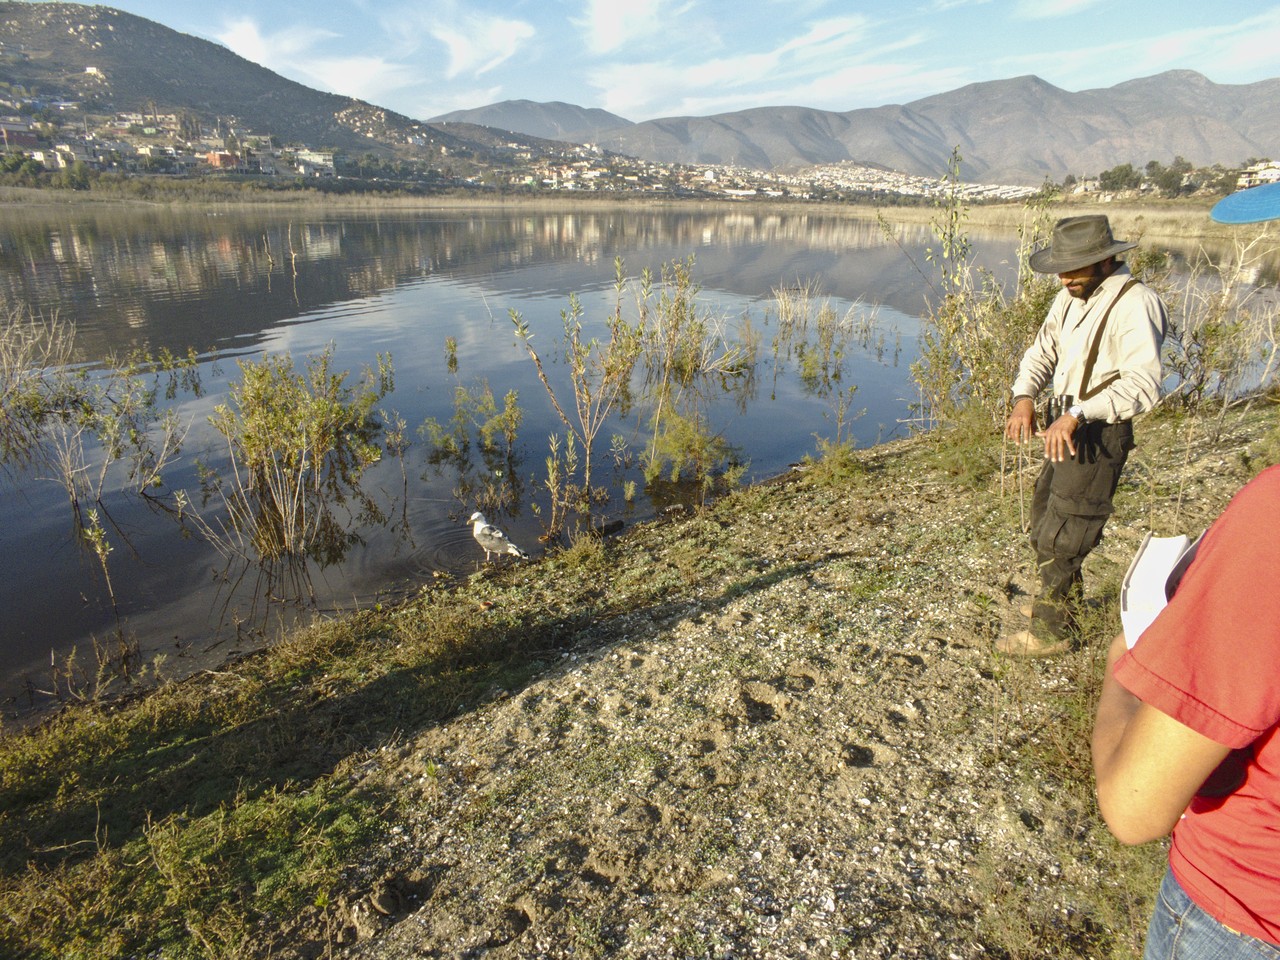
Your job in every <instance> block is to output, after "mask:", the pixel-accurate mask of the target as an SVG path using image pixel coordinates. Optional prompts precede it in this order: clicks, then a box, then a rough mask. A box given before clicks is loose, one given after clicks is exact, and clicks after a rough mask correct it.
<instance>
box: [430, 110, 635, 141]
mask: <svg viewBox="0 0 1280 960" xmlns="http://www.w3.org/2000/svg"><path fill="white" fill-rule="evenodd" d="M431 122H432V123H475V124H479V125H480V126H482V127H493V128H495V129H497V130H510V131H512V132H513V133H523V134H527V135H528V136H531V137H541V138H542V139H544V140H565V141H568V142H569V143H595V142H596V141H597V140H599V139H600V137H601V135H602V134H605V133H607V132H609V131H613V130H620V129H624V128H626V127H630V126H633V124H632V122H631V121H630V120H627V119H624V118H623V117H620V116H618V115H617V114H616V113H610V112H609V111H607V110H600V109H598V108H587V107H579V106H575V105H574V104H571V103H562V102H560V101H559V100H553V101H551V102H549V103H537V102H535V101H533V100H504V101H502V102H501V103H491V104H489V105H488V106H487V107H477V108H475V109H468V110H454V111H453V112H452V113H445V114H441V115H440V116H438V117H432V118H431Z"/></svg>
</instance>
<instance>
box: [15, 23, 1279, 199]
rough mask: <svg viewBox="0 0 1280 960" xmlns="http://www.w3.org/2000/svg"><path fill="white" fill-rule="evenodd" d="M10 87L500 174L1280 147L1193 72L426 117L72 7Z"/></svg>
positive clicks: (1230, 95) (1064, 164) (502, 107)
mask: <svg viewBox="0 0 1280 960" xmlns="http://www.w3.org/2000/svg"><path fill="white" fill-rule="evenodd" d="M0 81H4V82H7V83H9V84H11V85H15V86H21V87H24V88H27V89H31V88H33V87H34V88H36V89H37V90H40V91H42V92H43V93H44V94H45V95H46V96H48V95H49V94H50V92H51V91H53V92H57V93H58V94H61V95H67V96H72V97H74V98H77V99H79V100H80V101H81V102H82V103H83V104H84V105H85V106H86V107H87V108H89V109H93V108H94V107H95V106H102V107H105V108H108V109H112V110H116V111H128V112H139V113H147V112H155V111H157V110H158V111H161V112H166V113H168V112H178V111H190V112H192V113H194V114H196V115H198V116H200V117H201V118H203V119H206V120H207V119H210V118H222V119H224V120H225V119H227V118H232V117H234V118H236V120H237V121H238V122H239V124H240V125H242V126H244V127H247V128H248V129H250V130H252V131H253V132H254V133H256V134H258V135H268V134H269V135H275V136H277V137H279V139H280V140H281V141H282V142H285V143H291V142H297V143H304V144H306V145H308V146H311V147H313V148H317V149H335V150H339V151H346V152H348V153H349V154H352V155H359V154H364V153H370V152H372V153H379V154H383V155H387V154H398V155H403V156H412V157H415V158H418V159H425V160H428V161H429V162H431V163H432V164H439V165H440V167H442V168H444V167H450V168H463V167H465V166H466V165H467V164H469V163H471V162H472V160H474V161H476V162H477V163H480V164H481V165H483V164H485V163H493V164H494V165H495V166H498V165H501V164H502V163H505V162H506V159H509V158H511V157H515V156H516V155H517V154H518V153H521V152H523V153H525V154H527V155H529V156H542V157H546V156H552V157H555V156H560V155H561V154H562V152H563V144H564V143H565V142H568V143H595V144H597V145H599V146H601V147H603V148H605V149H606V150H609V151H613V152H615V153H619V154H625V155H627V156H632V157H639V158H641V159H645V160H651V161H656V162H660V163H682V164H689V165H695V166H696V165H700V164H736V165H739V166H743V167H748V168H753V169H757V170H776V171H786V172H795V171H798V170H801V169H803V168H805V167H811V166H814V165H819V164H830V163H839V162H853V163H858V164H863V165H866V166H872V167H883V168H888V169H893V170H898V171H901V172H903V173H909V174H915V175H919V176H926V177H936V176H939V175H941V174H942V173H944V172H945V170H946V162H947V158H948V157H949V156H950V155H951V152H952V150H953V149H954V148H956V147H959V149H960V153H961V155H962V158H963V165H962V171H961V173H962V176H963V177H964V179H966V180H969V181H977V182H988V183H1005V184H1025V185H1028V186H1037V185H1039V184H1040V183H1042V182H1043V181H1044V180H1045V179H1046V178H1049V179H1052V180H1055V181H1060V180H1061V179H1063V178H1064V177H1065V176H1066V175H1067V174H1075V175H1077V176H1082V175H1088V174H1093V173H1098V172H1101V171H1102V170H1105V169H1109V168H1111V167H1113V166H1115V165H1117V164H1121V163H1125V162H1129V163H1133V164H1134V165H1135V166H1141V165H1144V164H1145V163H1146V162H1147V161H1149V160H1158V161H1160V162H1162V163H1165V162H1168V161H1171V160H1172V159H1173V158H1174V157H1175V156H1182V157H1185V158H1186V159H1187V160H1189V161H1191V162H1192V163H1193V164H1195V165H1197V166H1204V165H1210V164H1213V163H1221V164H1223V165H1224V166H1236V165H1238V164H1239V163H1241V162H1242V161H1244V160H1245V159H1248V158H1250V157H1272V158H1276V157H1280V79H1272V80H1263V81H1259V82H1257V83H1253V84H1247V85H1237V86H1227V85H1220V84H1215V83H1213V82H1211V81H1210V80H1208V79H1207V78H1205V77H1204V76H1202V75H1200V74H1198V73H1194V72H1192V71H1187V70H1179V71H1171V72H1168V73H1163V74H1159V75H1157V76H1154V77H1147V78H1144V79H1138V80H1131V81H1128V82H1126V83H1121V84H1117V85H1116V86H1114V87H1111V88H1108V89H1097V90H1085V91H1081V92H1078V93H1071V92H1068V91H1065V90H1062V89H1060V88H1058V87H1055V86H1053V85H1052V84H1049V83H1046V82H1045V81H1044V80H1042V79H1040V78H1038V77H1034V76H1024V77H1016V78H1012V79H1008V80H998V81H991V82H986V83H975V84H970V85H969V86H966V87H961V88H960V89H958V90H952V91H950V92H947V93H941V94H937V95H935V96H931V97H925V98H923V99H920V100H916V101H913V102H911V103H907V104H897V105H886V106H882V107H875V108H868V109H861V110H850V111H846V112H832V111H825V110H816V109H812V108H807V107H798V106H787V107H758V108H754V109H750V110H743V111H739V112H735V113H725V114H718V115H715V116H708V117H667V118H662V119H656V120H648V121H645V122H642V123H632V122H631V121H630V120H627V119H625V118H623V117H620V116H617V115H616V114H613V113H609V112H608V111H605V110H600V109H592V108H585V107H581V106H576V105H573V104H568V103H560V102H553V103H535V102H532V101H529V100H508V101H503V102H502V103H496V104H490V105H488V106H485V107H479V108H476V109H474V110H461V111H454V112H452V113H449V114H445V115H443V116H441V117H436V118H433V119H432V120H428V121H421V120H415V119H412V118H410V117H407V116H404V115H402V114H399V113H396V112H394V111H391V110H387V109H384V108H382V107H378V106H376V105H374V104H370V103H366V102H364V101H361V100H356V99H354V98H351V97H341V96H337V95H335V94H330V93H322V92H320V91H317V90H313V89H311V88H309V87H306V86H303V85H302V84H300V83H296V82H294V81H292V80H288V79H286V78H284V77H281V76H279V75H278V74H275V73H273V72H272V71H270V70H268V69H266V68H264V67H262V66H259V65H258V64H255V63H251V62H250V61H248V60H246V59H244V58H243V57H240V56H238V55H236V54H234V53H232V52H231V51H230V50H228V49H227V48H225V47H223V46H220V45H218V44H216V43H210V42H209V41H206V40H202V39H199V38H197V37H193V36H189V35H187V34H182V33H178V32H177V31H174V30H171V29H169V28H168V27H165V26H162V25H161V24H158V23H155V22H154V21H151V20H147V19H145V18H142V17H137V16H134V15H132V14H127V13H123V12H121V11H119V10H114V9H112V8H110V7H102V6H86V5H83V4H75V3H60V2H42V3H27V2H13V0H0ZM509 131H513V132H514V133H511V132H509ZM516 141H518V142H516ZM504 158H506V159H504Z"/></svg>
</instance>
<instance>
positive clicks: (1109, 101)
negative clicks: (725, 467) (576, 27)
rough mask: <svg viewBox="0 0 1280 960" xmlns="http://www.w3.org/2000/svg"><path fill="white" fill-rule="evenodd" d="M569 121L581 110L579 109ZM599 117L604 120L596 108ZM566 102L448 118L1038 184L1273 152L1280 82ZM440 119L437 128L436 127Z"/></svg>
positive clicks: (663, 157) (1001, 86)
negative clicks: (844, 99) (648, 106)
mask: <svg viewBox="0 0 1280 960" xmlns="http://www.w3.org/2000/svg"><path fill="white" fill-rule="evenodd" d="M575 111H581V112H580V113H575ZM601 112H602V111H601ZM587 113H588V111H585V110H583V108H580V107H572V106H570V105H567V104H536V103H530V102H529V101H505V102H504V103H499V104H490V105H489V106H487V107H480V108H478V109H476V110H462V111H455V112H454V113H451V114H448V115H447V119H450V120H464V119H468V118H470V119H471V120H472V122H476V123H485V124H486V125H490V126H492V125H500V126H503V127H504V128H505V129H509V130H512V131H515V132H520V133H530V134H536V135H538V136H554V134H553V133H551V128H550V127H549V125H548V117H553V118H554V123H555V124H556V125H557V126H558V128H559V129H561V130H563V131H564V133H565V135H566V136H569V137H570V138H572V137H575V136H576V137H581V136H584V135H585V134H587V133H590V134H591V135H592V137H593V139H592V141H591V142H595V143H598V144H599V145H600V146H602V147H604V148H606V149H609V150H613V151H616V152H618V153H623V154H628V155H630V156H636V157H641V158H644V159H648V160H653V161H658V162H664V163H685V164H702V163H706V164H736V165H740V166H744V167H751V168H755V169H763V170H788V171H794V170H798V169H802V168H804V167H808V166H814V165H818V164H826V163H839V162H843V161H849V162H856V163H863V164H868V165H871V166H883V167H888V168H891V169H895V170H901V171H903V172H904V173H913V174H917V175H921V176H937V175H938V174H940V173H942V172H943V171H945V169H946V161H947V158H948V157H949V156H950V155H951V152H952V150H953V148H955V147H959V149H960V153H961V155H962V157H963V173H964V176H965V179H969V180H978V181H984V182H989V183H1011V184H1027V185H1031V186H1034V185H1038V184H1040V183H1042V182H1043V181H1044V180H1045V178H1046V177H1047V178H1049V179H1051V180H1061V179H1063V178H1064V177H1065V176H1066V175H1067V174H1070V173H1073V174H1076V175H1077V176H1080V175H1087V174H1094V173H1099V172H1101V171H1102V170H1106V169H1110V168H1111V167H1113V166H1116V165H1117V164H1121V163H1133V164H1134V165H1135V166H1142V165H1144V164H1145V163H1146V162H1147V161H1148V160H1159V161H1160V162H1162V163H1166V162H1168V161H1170V160H1172V159H1173V158H1174V157H1175V156H1182V157H1185V158H1186V159H1187V160H1189V161H1191V162H1192V163H1193V164H1195V165H1197V166H1208V165H1211V164H1214V163H1221V164H1223V165H1225V166H1235V165H1237V164H1239V163H1241V162H1242V161H1244V160H1245V159H1247V158H1249V157H1259V156H1266V157H1275V156H1280V79H1272V80H1263V81H1259V82H1257V83H1252V84H1246V85H1235V86H1228V85H1221V84H1216V83H1213V82H1212V81H1210V80H1209V79H1208V78H1206V77H1204V76H1202V75H1201V74H1199V73H1196V72H1194V71H1191V70H1174V71H1169V72H1167V73H1162V74H1158V75H1156V76H1153V77H1146V78H1143V79H1138V80H1130V81H1127V82H1125V83H1121V84H1117V85H1116V86H1114V87H1110V88H1106V89H1096V90H1084V91H1080V92H1078V93H1071V92H1069V91H1066V90H1062V89H1060V88H1058V87H1055V86H1053V85H1052V84H1050V83H1047V82H1045V81H1044V80H1042V79H1040V78H1039V77H1035V76H1024V77H1015V78H1012V79H1008V80H996V81H989V82H985V83H974V84H970V85H968V86H965V87H961V88H959V89H957V90H952V91H950V92H947V93H941V94H937V95H935V96H931V97H925V98H923V99H921V100H915V101H913V102H911V103H908V104H903V105H888V106H883V107H874V108H868V109H861V110H850V111H847V112H844V113H838V112H832V111H826V110H816V109H811V108H807V107H758V108H754V109H751V110H743V111H738V112H735V113H724V114H717V115H714V116H708V117H668V118H663V119H657V120H648V121H644V122H641V123H631V122H630V121H623V122H622V123H621V124H619V125H617V126H615V127H613V128H601V127H599V126H598V125H596V124H597V123H598V121H599V119H600V118H599V117H597V116H594V115H593V118H592V122H590V123H588V122H586V120H585V117H586V114H587ZM437 119H444V118H437Z"/></svg>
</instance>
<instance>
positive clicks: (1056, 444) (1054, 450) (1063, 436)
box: [1042, 413, 1080, 463]
mask: <svg viewBox="0 0 1280 960" xmlns="http://www.w3.org/2000/svg"><path fill="white" fill-rule="evenodd" d="M1079 427H1080V421H1079V420H1077V419H1076V418H1075V417H1073V416H1072V415H1071V414H1069V413H1064V414H1063V415H1062V416H1060V417H1059V418H1058V419H1057V420H1055V421H1053V423H1051V424H1049V429H1048V430H1046V431H1045V432H1044V433H1043V434H1042V435H1043V437H1044V455H1045V456H1046V457H1048V458H1049V459H1050V460H1052V461H1054V462H1055V463H1061V462H1062V461H1063V460H1066V459H1067V457H1074V456H1075V455H1076V430H1078V429H1079Z"/></svg>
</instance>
